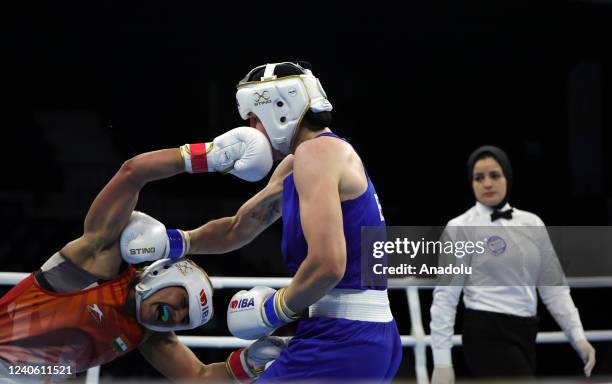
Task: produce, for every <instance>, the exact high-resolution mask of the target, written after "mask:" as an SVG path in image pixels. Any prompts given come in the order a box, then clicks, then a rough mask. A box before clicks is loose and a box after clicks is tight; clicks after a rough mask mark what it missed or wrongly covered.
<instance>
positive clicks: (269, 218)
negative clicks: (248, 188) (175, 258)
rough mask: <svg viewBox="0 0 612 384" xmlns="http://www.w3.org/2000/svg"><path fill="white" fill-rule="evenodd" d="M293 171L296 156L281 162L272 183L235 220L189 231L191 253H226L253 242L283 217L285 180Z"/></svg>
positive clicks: (205, 225)
mask: <svg viewBox="0 0 612 384" xmlns="http://www.w3.org/2000/svg"><path fill="white" fill-rule="evenodd" d="M292 169H293V155H289V156H287V157H285V158H284V159H283V161H281V163H280V164H279V165H278V166H277V167H276V169H275V170H274V173H273V174H272V176H271V177H270V180H269V181H268V184H267V185H266V187H265V188H264V189H262V190H261V191H259V192H258V193H257V194H256V195H255V196H253V197H252V198H251V199H249V200H248V201H247V202H246V203H244V204H243V205H242V206H241V207H240V209H238V212H237V213H236V214H235V215H234V216H232V217H224V218H221V219H217V220H211V221H209V222H208V223H206V224H204V225H203V226H201V227H199V228H197V229H194V230H191V231H189V235H190V238H191V248H190V252H189V253H191V254H207V253H226V252H230V251H233V250H235V249H238V248H240V247H242V246H244V245H246V244H248V243H250V242H251V241H252V240H253V239H254V238H255V237H257V236H258V235H259V234H260V233H261V232H263V231H264V230H265V229H266V228H268V227H269V226H270V225H271V224H272V223H274V222H275V221H276V220H278V218H279V217H281V214H282V197H283V180H284V179H285V177H286V176H287V175H288V174H289V173H291V171H292Z"/></svg>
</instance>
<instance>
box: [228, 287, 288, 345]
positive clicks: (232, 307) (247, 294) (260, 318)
mask: <svg viewBox="0 0 612 384" xmlns="http://www.w3.org/2000/svg"><path fill="white" fill-rule="evenodd" d="M297 319H298V316H296V314H295V312H293V311H292V310H291V309H289V308H288V307H287V304H285V288H282V289H280V290H279V291H277V290H275V289H273V288H269V287H261V286H258V287H254V288H252V289H251V290H249V291H244V290H243V291H240V292H238V293H236V294H235V295H234V296H233V297H232V299H231V300H230V304H229V306H228V307H227V327H228V328H229V330H230V332H231V333H232V335H234V336H236V337H238V338H240V339H245V340H255V339H257V338H260V337H262V336H266V335H269V334H271V333H272V332H274V330H275V329H276V328H278V327H281V326H283V325H285V324H287V323H290V322H292V321H294V320H297Z"/></svg>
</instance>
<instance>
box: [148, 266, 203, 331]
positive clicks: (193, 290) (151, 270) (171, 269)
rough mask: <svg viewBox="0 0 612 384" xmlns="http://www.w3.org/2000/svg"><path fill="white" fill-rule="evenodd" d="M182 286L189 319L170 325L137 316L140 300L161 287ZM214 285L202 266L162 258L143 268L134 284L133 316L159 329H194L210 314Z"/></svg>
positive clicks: (151, 328)
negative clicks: (158, 323) (155, 322)
mask: <svg viewBox="0 0 612 384" xmlns="http://www.w3.org/2000/svg"><path fill="white" fill-rule="evenodd" d="M167 287H183V288H185V290H186V291H187V295H188V296H189V322H187V323H184V324H175V325H174V326H172V327H165V326H161V325H152V324H147V323H144V322H143V321H142V319H141V316H140V305H141V303H142V301H143V300H144V299H146V298H148V297H149V296H151V295H152V294H154V293H155V292H157V291H159V290H160V289H162V288H167ZM213 291H214V290H213V286H212V283H211V281H210V279H209V278H208V275H207V274H206V272H204V270H203V269H202V268H200V267H199V266H198V265H197V264H196V263H194V262H193V261H191V260H189V259H179V260H176V261H175V260H171V259H161V260H157V261H156V262H154V263H153V264H151V265H149V266H148V267H146V268H145V270H144V271H143V273H142V277H141V280H140V282H139V283H138V284H137V285H136V316H137V319H138V322H139V323H140V324H142V325H143V326H144V327H146V328H148V329H150V330H153V331H158V332H169V331H180V330H185V329H194V328H197V327H199V326H201V325H204V324H206V323H207V322H208V321H209V320H210V319H211V318H212V316H213V303H212V296H213Z"/></svg>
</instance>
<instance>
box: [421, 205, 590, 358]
mask: <svg viewBox="0 0 612 384" xmlns="http://www.w3.org/2000/svg"><path fill="white" fill-rule="evenodd" d="M507 209H510V205H509V204H506V205H505V206H504V207H503V208H502V210H503V211H505V210H507ZM513 209H514V211H513V212H512V219H510V220H507V219H504V218H501V219H497V220H495V221H493V222H491V213H492V212H493V209H492V208H489V207H487V206H486V205H483V204H481V203H479V202H477V203H476V205H475V206H474V207H472V208H470V209H469V210H467V211H466V212H465V213H464V214H462V215H461V216H458V217H456V218H454V219H452V220H451V221H449V222H448V224H447V226H482V227H491V226H544V223H543V222H542V220H541V219H540V218H539V217H538V216H537V215H535V214H533V213H530V212H526V211H521V210H519V209H516V208H513ZM537 290H538V291H539V293H540V297H541V298H542V301H543V302H544V304H545V305H546V308H547V309H548V311H549V312H550V313H551V314H552V316H553V317H554V319H555V320H556V321H557V323H558V324H559V326H560V327H561V329H562V330H563V332H564V333H565V335H566V336H567V337H568V338H569V340H570V341H571V342H572V343H574V342H575V341H576V340H581V339H584V338H585V336H584V330H583V328H582V323H581V322H580V316H579V314H578V310H577V309H576V306H575V305H574V302H573V300H572V298H571V296H570V290H569V287H568V286H538V287H537ZM462 291H463V303H464V304H465V307H466V308H470V309H474V310H481V311H490V312H498V313H505V314H511V315H515V316H525V317H527V316H535V315H536V314H537V300H538V298H537V294H536V287H535V286H527V285H517V286H478V285H474V284H471V285H465V286H460V285H459V286H437V287H436V288H435V290H434V293H433V303H432V305H431V309H430V312H431V323H430V328H431V345H432V350H433V357H434V364H435V365H450V364H451V352H450V351H451V347H452V346H453V344H452V336H453V334H454V325H455V315H456V313H457V303H458V302H459V297H460V296H461V292H462Z"/></svg>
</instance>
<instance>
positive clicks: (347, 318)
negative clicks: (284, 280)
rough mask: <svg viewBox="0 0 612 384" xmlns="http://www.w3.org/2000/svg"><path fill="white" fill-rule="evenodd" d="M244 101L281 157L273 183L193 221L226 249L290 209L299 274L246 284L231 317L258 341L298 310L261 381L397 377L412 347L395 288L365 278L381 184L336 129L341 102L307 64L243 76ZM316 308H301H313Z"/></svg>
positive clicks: (288, 242) (287, 256)
mask: <svg viewBox="0 0 612 384" xmlns="http://www.w3.org/2000/svg"><path fill="white" fill-rule="evenodd" d="M236 99H237V101H238V109H239V112H240V115H241V117H242V118H243V119H245V120H246V119H248V120H250V126H251V127H253V128H256V129H258V130H259V131H261V132H263V133H265V134H266V136H267V137H268V139H269V140H270V143H271V145H272V147H273V148H274V152H275V155H276V156H277V158H282V159H283V160H282V161H281V163H280V164H279V165H278V166H277V168H276V170H275V171H274V174H273V175H272V177H271V178H270V181H269V182H268V185H267V186H266V187H265V188H264V189H263V190H261V191H260V192H259V193H257V194H256V195H255V196H254V197H252V198H251V199H250V200H248V201H247V202H246V203H245V204H244V205H243V206H242V207H240V209H239V210H238V212H237V213H236V215H234V216H233V217H226V218H222V219H218V220H213V221H211V222H208V223H207V224H205V225H204V226H202V227H200V228H197V229H195V230H193V231H191V232H190V233H191V236H192V239H194V238H195V239H196V241H193V240H192V243H197V244H198V245H199V246H198V247H199V248H198V249H192V252H193V253H224V252H229V251H231V250H234V249H237V248H239V247H241V246H243V245H245V244H247V243H249V242H250V241H251V240H252V239H254V238H255V237H256V236H257V235H258V234H259V233H261V232H262V231H263V230H264V229H265V228H267V227H268V226H269V225H270V224H272V223H273V222H274V221H276V220H277V219H278V218H280V217H281V216H282V218H283V240H282V251H283V257H284V260H285V263H286V266H287V268H288V269H289V270H290V271H291V272H292V273H294V278H293V280H292V282H291V284H290V285H289V286H288V287H286V288H282V289H280V290H278V291H276V290H274V289H272V288H268V287H255V288H253V289H251V290H249V291H240V292H238V293H237V294H236V295H234V297H233V298H232V300H231V302H230V305H229V308H228V327H229V329H230V331H231V332H232V334H234V335H235V336H237V337H240V338H243V339H256V338H258V337H260V336H262V335H267V334H270V333H272V332H273V331H274V330H275V329H277V328H278V327H280V326H282V325H285V324H287V323H289V322H292V321H296V320H298V324H297V331H296V335H295V337H294V338H293V340H292V341H291V342H290V343H289V346H288V348H287V349H286V350H285V351H284V352H283V353H282V354H281V356H280V357H279V358H278V359H277V360H276V362H275V363H274V364H272V365H271V366H270V367H269V368H268V369H267V370H266V372H264V373H263V374H262V376H261V377H260V379H259V380H260V381H264V382H265V381H270V382H272V381H287V380H289V381H295V380H317V381H321V380H329V381H332V380H333V381H342V380H351V381H354V380H368V381H376V382H389V381H390V380H391V379H392V378H393V377H394V375H395V373H396V372H397V369H398V367H399V364H400V361H401V356H402V349H401V341H400V337H399V333H398V331H397V326H396V324H395V321H394V319H393V316H392V314H391V310H390V308H389V300H388V297H387V290H386V286H382V287H381V286H364V285H362V276H361V265H360V263H361V250H360V245H361V228H362V227H363V226H370V227H372V226H373V227H384V226H385V222H384V217H383V213H382V208H381V205H380V203H379V199H378V196H377V195H376V191H375V189H374V185H373V184H372V182H371V181H370V179H369V177H368V175H367V173H366V171H365V168H364V166H363V163H362V162H361V159H360V158H359V156H358V155H357V153H356V152H355V150H354V149H353V147H352V146H351V145H350V144H349V143H348V142H346V141H345V140H344V139H341V138H339V137H338V136H336V135H335V134H333V133H332V132H331V131H330V130H329V128H327V127H328V125H329V123H330V121H331V110H332V106H331V103H330V102H329V100H328V99H327V96H326V95H325V92H324V91H323V88H322V87H321V84H320V82H319V80H318V79H317V78H316V77H314V75H313V74H312V72H311V71H310V68H309V65H308V64H307V63H301V62H300V63H278V64H267V65H263V66H260V67H257V68H255V69H253V70H252V71H251V72H249V74H247V76H246V77H245V78H244V79H243V81H241V82H240V83H239V84H238V92H237V94H236ZM306 311H307V313H308V316H307V317H306V318H304V317H302V316H300V315H299V314H301V313H303V312H306Z"/></svg>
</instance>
